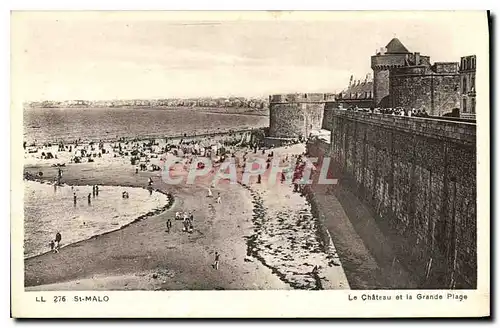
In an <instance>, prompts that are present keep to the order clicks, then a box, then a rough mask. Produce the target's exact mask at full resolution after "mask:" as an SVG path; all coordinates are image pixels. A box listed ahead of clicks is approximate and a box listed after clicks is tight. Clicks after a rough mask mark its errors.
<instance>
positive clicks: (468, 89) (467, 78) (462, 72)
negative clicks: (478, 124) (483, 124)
mask: <svg viewBox="0 0 500 328" xmlns="http://www.w3.org/2000/svg"><path fill="white" fill-rule="evenodd" d="M458 72H459V76H460V117H463V118H469V119H470V118H472V119H475V118H476V56H465V57H462V58H460V68H459V71H458Z"/></svg>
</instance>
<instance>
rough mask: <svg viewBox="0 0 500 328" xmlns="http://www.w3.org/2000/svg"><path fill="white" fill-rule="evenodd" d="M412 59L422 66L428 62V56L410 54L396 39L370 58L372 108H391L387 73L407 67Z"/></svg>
mask: <svg viewBox="0 0 500 328" xmlns="http://www.w3.org/2000/svg"><path fill="white" fill-rule="evenodd" d="M412 58H413V61H415V60H417V61H418V62H419V63H422V64H425V63H429V61H430V58H429V57H428V56H422V55H420V53H418V52H416V53H414V54H411V53H410V51H408V49H406V47H405V46H404V45H403V44H402V43H401V41H399V39H397V38H394V39H392V40H391V41H390V42H389V43H388V44H387V45H386V46H385V47H384V48H380V49H379V50H377V51H376V53H375V55H374V56H372V57H371V67H372V70H373V106H374V107H391V103H392V102H391V100H390V90H389V85H390V83H389V73H390V71H391V70H392V69H395V68H399V67H404V66H408V64H409V61H411V60H412Z"/></svg>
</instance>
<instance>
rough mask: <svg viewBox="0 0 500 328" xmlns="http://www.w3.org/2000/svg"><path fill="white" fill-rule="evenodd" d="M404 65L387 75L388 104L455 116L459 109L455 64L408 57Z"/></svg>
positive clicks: (458, 85) (456, 66) (456, 64)
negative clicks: (432, 62) (431, 63)
mask: <svg viewBox="0 0 500 328" xmlns="http://www.w3.org/2000/svg"><path fill="white" fill-rule="evenodd" d="M409 59H410V60H409V61H408V63H407V65H405V66H403V67H398V68H394V69H392V70H391V71H390V76H389V93H390V106H391V107H403V108H409V109H411V108H416V109H423V110H425V111H426V112H427V113H428V114H429V115H431V116H443V115H445V114H448V115H452V114H453V115H456V114H454V113H458V111H459V108H460V90H459V89H460V77H459V74H458V63H455V62H436V63H434V64H433V65H430V63H429V62H428V61H424V62H422V61H418V57H417V56H416V55H415V56H409Z"/></svg>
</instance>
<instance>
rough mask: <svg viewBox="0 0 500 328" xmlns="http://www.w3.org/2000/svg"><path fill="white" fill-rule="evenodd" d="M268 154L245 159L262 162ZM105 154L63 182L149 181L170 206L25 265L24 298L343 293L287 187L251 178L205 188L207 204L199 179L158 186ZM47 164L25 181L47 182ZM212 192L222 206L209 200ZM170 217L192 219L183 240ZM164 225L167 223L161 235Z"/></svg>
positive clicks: (341, 278) (332, 260) (334, 265)
mask: <svg viewBox="0 0 500 328" xmlns="http://www.w3.org/2000/svg"><path fill="white" fill-rule="evenodd" d="M112 145H113V143H109V144H105V145H103V148H104V149H110V148H111V147H112ZM303 150H304V146H303V145H296V146H291V147H286V148H282V149H273V150H271V151H273V152H276V154H278V153H279V152H280V151H282V152H284V153H287V154H292V153H296V154H299V153H301V152H303ZM243 152H248V149H246V150H245V148H241V149H237V150H235V154H236V156H237V157H240V156H242V153H243ZM269 152H270V150H268V151H267V153H265V154H261V153H260V154H255V155H254V156H256V157H259V156H260V157H266V156H267V155H268V154H269ZM62 153H64V152H62ZM105 155H106V156H108V157H105V156H104V155H103V156H102V157H96V158H95V162H90V163H88V162H82V163H69V164H65V166H64V167H63V168H62V169H63V176H62V182H63V183H64V184H65V185H68V186H89V185H95V184H99V185H103V186H121V187H137V188H144V187H145V186H146V185H147V181H148V179H149V178H151V179H152V181H153V183H152V188H153V189H154V190H155V191H158V192H160V193H164V194H168V195H171V197H172V200H173V202H172V203H171V205H170V206H169V207H168V208H165V209H163V210H162V211H161V212H160V213H153V214H152V215H147V216H144V217H143V218H141V219H139V220H134V222H133V223H131V224H128V225H126V226H125V227H123V228H118V229H116V230H115V231H112V232H107V233H103V234H99V235H96V236H93V237H92V238H90V239H86V240H82V241H78V242H75V243H72V244H69V245H66V246H65V247H63V248H62V249H61V250H60V251H59V253H52V252H49V253H45V254H42V255H39V256H34V257H30V258H27V259H26V260H25V286H26V290H223V289H224V290H238V289H239V290H241V289H245V290H246V289H256V290H259V289H271V290H274V289H279V290H288V289H344V288H349V285H348V283H347V279H346V278H345V274H344V272H343V270H342V266H341V264H340V262H339V260H338V256H337V255H336V254H335V251H333V252H332V251H331V249H330V253H328V252H326V251H325V248H324V247H322V242H321V241H320V238H319V236H318V235H317V233H316V229H317V227H316V223H315V222H316V221H317V220H316V219H315V218H314V217H313V216H312V215H311V214H310V209H309V207H308V204H307V201H306V200H305V198H304V197H302V196H301V195H300V194H298V193H294V192H293V190H292V189H293V188H292V187H291V186H290V185H286V184H284V185H277V186H275V187H273V188H278V189H279V190H272V191H271V189H269V188H268V187H266V177H264V178H263V181H262V182H261V183H260V184H258V183H257V182H256V178H255V177H254V179H252V180H251V181H250V183H248V184H246V185H242V184H241V183H236V184H230V183H221V184H217V185H215V186H214V187H213V188H212V192H213V194H214V197H207V188H208V187H209V186H210V184H211V181H209V180H208V179H205V180H204V179H198V180H196V184H192V185H188V184H178V185H172V184H167V183H165V181H163V179H162V176H161V174H162V172H161V171H151V170H145V171H142V170H141V171H138V172H136V170H135V166H134V165H131V163H130V162H129V161H127V159H126V157H127V156H118V157H114V156H113V154H112V153H108V152H107V153H106V154H105ZM252 156H253V155H252ZM61 158H62V157H61V155H60V156H58V159H61ZM51 161H52V159H51V160H48V162H46V160H40V159H37V160H32V161H31V162H30V165H27V166H26V167H25V173H27V174H29V175H32V176H38V177H39V179H40V180H43V181H55V180H56V179H57V176H58V170H59V167H54V166H52V165H54V163H53V162H51ZM59 164H60V163H59ZM181 166H182V165H181ZM177 169H179V172H177V173H178V174H183V173H181V172H180V171H182V167H181V168H177V167H176V168H174V172H171V174H174V175H175V174H177V173H176V172H175V171H176V170H177ZM219 193H220V196H221V199H222V202H221V204H219V203H217V202H216V199H215V195H218V194H219ZM277 195H280V196H279V197H277ZM263 211H264V212H265V214H264V215H263ZM286 211H288V212H286ZM176 212H192V213H193V217H194V222H193V223H194V224H193V226H194V229H193V231H192V233H186V232H183V231H182V222H180V221H177V220H175V219H174V217H175V213H176ZM168 218H170V219H171V220H172V223H173V226H172V229H171V230H170V232H167V230H166V221H167V219H168ZM291 226H296V228H292V229H291ZM269 245H274V246H276V248H275V249H272V248H269ZM215 252H219V253H220V254H221V258H220V267H219V269H218V270H216V269H214V267H213V266H212V264H213V262H214V256H215ZM315 266H317V267H318V268H319V270H318V271H317V272H316V273H314V272H313V271H314V270H313V269H314V267H315Z"/></svg>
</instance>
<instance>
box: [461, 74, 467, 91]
mask: <svg viewBox="0 0 500 328" xmlns="http://www.w3.org/2000/svg"><path fill="white" fill-rule="evenodd" d="M462 93H464V94H465V93H467V78H466V77H465V76H464V79H463V80H462Z"/></svg>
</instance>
